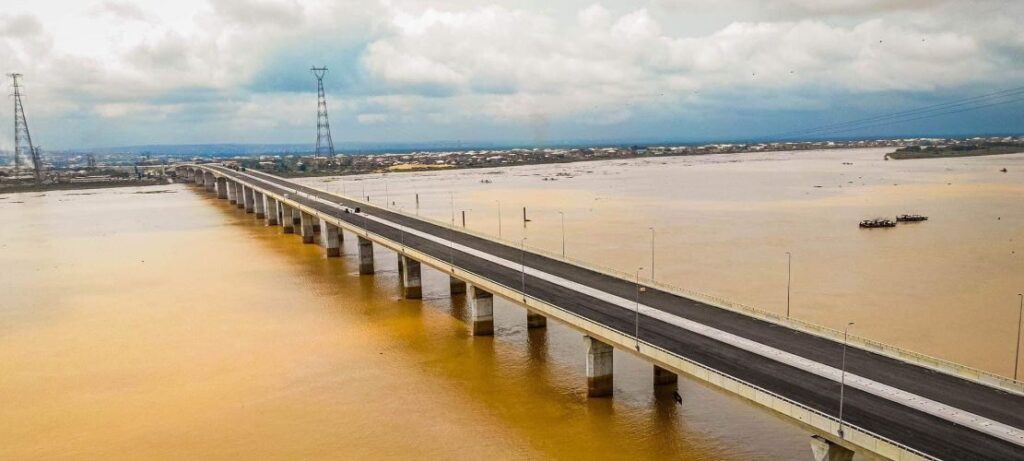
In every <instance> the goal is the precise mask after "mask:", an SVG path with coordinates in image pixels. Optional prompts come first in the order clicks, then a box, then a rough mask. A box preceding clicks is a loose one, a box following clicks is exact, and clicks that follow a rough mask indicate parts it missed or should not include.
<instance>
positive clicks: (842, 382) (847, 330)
mask: <svg viewBox="0 0 1024 461" xmlns="http://www.w3.org/2000/svg"><path fill="white" fill-rule="evenodd" d="M851 326H853V322H850V323H847V324H846V328H844V329H843V365H842V371H841V372H840V375H839V438H843V398H844V397H845V391H846V338H847V337H848V336H849V333H850V327H851Z"/></svg>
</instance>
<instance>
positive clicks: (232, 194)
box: [228, 181, 238, 205]
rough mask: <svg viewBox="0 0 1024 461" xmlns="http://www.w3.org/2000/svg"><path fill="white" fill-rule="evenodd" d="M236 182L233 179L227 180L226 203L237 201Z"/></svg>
mask: <svg viewBox="0 0 1024 461" xmlns="http://www.w3.org/2000/svg"><path fill="white" fill-rule="evenodd" d="M237 185H238V183H236V182H234V181H228V203H230V204H232V205H234V204H236V203H238V188H237V187H236V186H237Z"/></svg>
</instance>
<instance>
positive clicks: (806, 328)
mask: <svg viewBox="0 0 1024 461" xmlns="http://www.w3.org/2000/svg"><path fill="white" fill-rule="evenodd" d="M261 173H263V172H261ZM263 174H268V175H269V173H263ZM271 176H273V175H271ZM300 185H301V186H303V187H308V188H310V189H315V190H318V191H321V192H322V193H321V194H319V195H324V196H335V197H340V198H344V199H346V200H349V201H352V202H356V203H359V204H362V205H364V206H371V207H376V208H382V209H384V210H386V211H388V212H391V213H395V214H399V215H403V216H406V217H408V218H412V219H418V220H421V221H425V222H428V223H431V224H434V225H436V226H439V227H444V228H452V229H453V230H457V231H459V232H462V233H465V234H469V235H472V236H474V237H477V238H480V239H484V240H488V241H491V242H494V243H498V244H502V245H505V246H508V247H511V248H524V249H525V250H527V251H529V252H530V253H534V254H537V255H540V256H544V257H546V258H550V259H553V260H556V261H562V262H565V263H569V264H573V265H577V266H580V267H583V268H586V269H589V270H592V271H594V272H598V273H601V274H605V275H608V276H611V277H616V278H619V279H623V280H627V281H635V280H636V275H635V274H630V273H627V272H624V271H621V270H617V269H613V268H609V267H605V266H602V265H599V264H595V263H592V262H590V261H584V260H581V259H577V258H573V257H566V256H562V255H561V254H559V253H555V252H552V251H549V250H546V249H543V248H538V247H533V246H530V245H525V246H524V245H523V242H517V241H514V240H508V239H504V238H499V237H496V236H493V235H490V234H487V233H485V232H480V231H476V230H472V229H468V228H458V227H455V226H453V223H452V222H445V221H441V220H437V219H433V218H430V217H425V216H421V215H418V214H413V213H409V212H407V211H405V210H402V209H399V208H392V207H388V206H387V204H385V205H384V206H383V207H382V206H380V205H378V204H374V203H370V202H366V201H364V200H361V199H358V198H353V197H350V196H345V195H341V194H338V193H336V192H331V191H325V190H323V189H319V188H317V187H315V186H312V185H306V184H300ZM292 190H294V191H295V192H296V193H302V192H300V191H298V190H297V189H294V188H293V189H292ZM640 284H641V285H644V286H648V287H652V288H657V289H659V290H661V291H664V292H667V293H671V294H675V295H678V296H682V297H685V298H690V299H693V300H695V301H699V302H702V303H705V304H708V305H711V306H715V307H718V308H721V309H725V310H728V311H731V312H736V313H739V314H744V315H747V316H750V317H754V318H757V319H760V320H763V321H766V322H770V323H774V324H777V325H782V326H786V327H788V328H792V329H795V330H798V331H802V332H804V333H808V334H812V335H815V336H820V337H824V338H828V339H831V340H833V341H837V342H842V341H843V331H841V330H837V329H834V328H830V327H826V326H823V325H818V324H815V323H811V322H807V321H804V320H799V319H794V318H792V317H788V318H787V317H786V316H784V315H780V314H777V313H775V312H771V311H767V310H764V309H760V308H756V307H752V306H748V305H745V304H742V303H737V302H733V301H729V300H727V299H725V298H722V297H719V296H714V295H710V294H706V293H703V292H700V291H697V290H692V289H687V288H683V287H679V286H676V285H673V284H670V283H665V282H659V281H656V280H651V279H648V278H643V277H641V278H640ZM846 340H847V343H848V344H849V345H850V346H853V347H857V348H859V349H863V350H866V351H870V352H875V353H878V354H881V355H885V356H887V357H892V358H895V359H898V360H902V361H906V362H910V363H914V364H917V365H920V366H923V367H925V368H929V369H932V370H936V371H940V372H943V373H946V374H950V375H953V376H957V377H960V378H963V379H967V380H970V381H973V382H977V383H981V384H985V385H987V386H990V387H995V388H998V389H1002V390H1005V391H1009V392H1013V393H1016V394H1021V395H1024V381H1018V380H1014V379H1012V378H1009V377H1006V376H1002V375H999V374H996V373H992V372H989V371H985V370H981V369H978V368H973V367H970V366H967V365H962V364H959V363H955V362H952V361H949V360H946V359H941V358H938V357H934V356H930V355H927V354H922V353H920V352H914V351H911V350H907V349H904V348H901V347H897V346H893V345H890V344H885V343H883V342H880V341H876V340H873V339H869V338H865V337H862V336H856V335H850V336H848V337H847V338H846Z"/></svg>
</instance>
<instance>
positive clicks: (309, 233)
mask: <svg viewBox="0 0 1024 461" xmlns="http://www.w3.org/2000/svg"><path fill="white" fill-rule="evenodd" d="M299 219H300V222H299V235H302V243H313V237H314V235H313V215H311V214H309V213H306V212H304V211H302V212H299Z"/></svg>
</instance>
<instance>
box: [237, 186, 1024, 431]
mask: <svg viewBox="0 0 1024 461" xmlns="http://www.w3.org/2000/svg"><path fill="white" fill-rule="evenodd" d="M246 176H249V175H246ZM249 177H252V176H249ZM254 179H257V180H259V181H261V182H267V183H269V184H274V185H276V186H278V187H281V186H280V185H279V184H275V183H272V182H270V181H264V180H262V179H260V178H254ZM292 190H294V191H296V193H299V192H298V190H297V189H292ZM300 194H302V195H305V196H306V198H309V199H311V200H313V201H316V202H318V203H323V204H325V205H329V206H332V207H335V208H339V209H343V210H345V209H347V210H349V211H352V209H351V208H349V207H346V206H343V205H339V204H337V203H334V202H331V201H328V200H326V199H323V198H320V197H319V196H318V195H311V194H308V193H300ZM360 214H363V215H364V217H366V218H368V219H371V220H373V221H375V222H377V223H380V224H384V225H387V226H390V227H392V228H400V229H401V230H402V231H403V232H407V233H409V234H412V235H416V236H418V237H420V238H424V239H427V240H431V241H434V242H435V243H440V244H443V245H446V246H449V247H453V248H454V249H455V250H458V251H460V252H463V253H467V254H471V255H473V256H476V257H478V258H481V259H484V260H487V261H490V262H492V263H495V264H498V265H501V266H504V267H507V268H510V269H515V270H523V266H522V263H517V262H514V261H509V260H507V259H504V258H501V257H498V256H494V255H492V254H490V253H487V252H484V251H480V250H477V249H474V248H470V247H467V246H464V245H462V244H459V243H455V242H452V241H450V240H448V239H444V238H441V237H437V236H435V235H432V234H429V233H426V232H422V231H419V230H416V229H412V228H409V227H407V226H404V225H401V224H398V223H394V222H392V221H389V220H387V219H384V218H380V217H377V216H373V215H369V214H366V213H360ZM525 271H526V273H527V274H529V275H530V276H533V277H536V278H539V279H543V280H545V281H548V282H551V283H555V284H558V285H561V286H564V287H566V288H570V289H572V290H574V291H576V292H579V293H582V294H585V295H587V296H591V297H594V298H597V299H601V300H603V301H606V302H608V303H610V304H613V305H616V306H618V307H621V308H624V309H627V310H629V311H630V312H633V311H635V310H637V308H638V306H637V304H636V301H635V300H634V301H630V300H628V299H625V298H622V297H619V296H616V295H613V294H611V293H607V292H604V291H601V290H598V289H596V288H592V287H589V286H587V285H583V284H580V283H577V282H574V281H572V280H568V279H565V278H562V277H559V276H556V275H552V274H549V273H547V272H544V271H541V270H538V269H535V268H533V267H530V266H529V265H527V266H526V267H525ZM639 311H640V313H641V314H643V315H645V316H647V317H650V318H653V319H657V320H660V321H662V322H665V323H669V324H671V325H675V326H677V327H679V328H683V329H686V330H689V331H692V332H694V333H697V334H700V335H703V336H706V337H709V338H712V339H715V340H717V341H720V342H723V343H726V344H729V345H731V346H734V347H736V348H739V349H742V350H745V351H748V352H752V353H755V354H757V355H760V356H762V357H766V358H769V359H772V360H775V361H777V362H780V363H784V364H786V365H789V366H792V367H794V368H797V369H800V370H803V371H806V372H809V373H813V374H815V375H817V376H820V377H823V378H826V379H830V380H832V381H835V382H839V381H840V379H841V375H842V370H840V369H838V368H835V367H831V366H828V365H825V364H823V363H819V362H815V361H813V360H810V359H807V358H804V357H801V356H798V355H795V354H792V353H789V352H786V351H783V350H780V349H776V348H774V347H771V346H767V345H764V344H761V343H758V342H756V341H753V340H750V339H747V338H744V337H741V336H737V335H734V334H732V333H728V332H725V331H722V330H719V329H717V328H713V327H710V326H707V325H704V324H702V323H698V322H694V321H692V320H689V319H685V318H682V317H679V316H677V315H674V314H670V313H668V312H665V311H662V310H659V309H656V308H653V307H650V306H647V305H644V304H640V305H639ZM845 381H846V384H847V385H848V386H850V387H853V388H856V389H860V390H862V391H864V392H868V393H870V394H873V395H876V396H878V397H882V398H884V399H887V400H890V401H892V402H896V403H899V404H902V405H904V406H907V407H909V408H913V409H916V410H919V411H921V412H924V413H927V414H930V415H933V416H936V417H939V418H941V419H944V420H947V421H950V422H953V423H956V424H959V425H961V426H965V427H969V428H971V429H974V430H976V431H978V432H981V433H984V434H988V435H991V436H993V437H996V438H999V439H1001V440H1005V441H1007V442H1010V443H1013V444H1015V445H1018V446H1024V431H1022V430H1020V429H1017V428H1015V427H1013V426H1010V425H1007V424H1003V423H1000V422H998V421H993V420H990V419H988V418H985V417H982V416H979V415H975V414H973V413H971V412H968V411H964V410H961V409H958V408H956V407H952V406H949V405H946V404H944V403H941V402H937V401H935V400H931V399H927V398H924V397H921V396H919V395H916V394H913V393H910V392H907V391H904V390H902V389H898V388H895V387H892V386H889V385H887V384H883V383H880V382H877V381H873V380H871V379H868V378H864V377H862V376H858V375H855V374H852V373H849V372H847V373H846V378H845Z"/></svg>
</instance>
